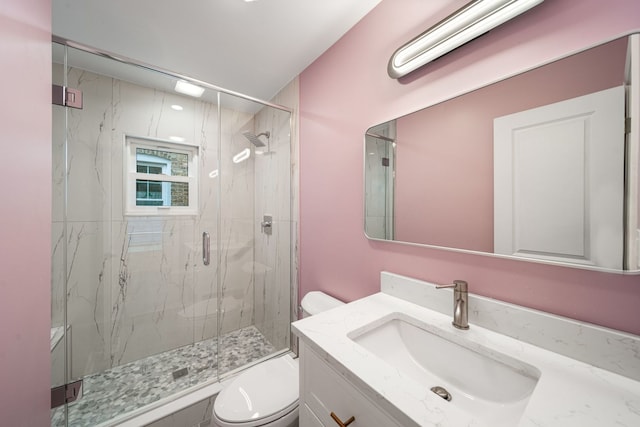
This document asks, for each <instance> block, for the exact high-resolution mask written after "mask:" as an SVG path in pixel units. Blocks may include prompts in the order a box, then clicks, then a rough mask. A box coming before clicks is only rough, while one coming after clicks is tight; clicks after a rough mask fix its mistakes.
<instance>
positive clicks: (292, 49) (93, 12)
mask: <svg viewBox="0 0 640 427" xmlns="http://www.w3.org/2000/svg"><path fill="white" fill-rule="evenodd" d="M379 2H380V0H257V1H253V2H246V1H245V0H53V34H54V35H56V36H59V37H63V38H66V39H69V40H73V41H76V42H79V43H82V44H85V45H88V46H91V47H95V48H98V49H101V50H106V51H108V52H112V53H116V54H119V55H122V56H126V57H129V58H132V59H135V60H137V61H141V62H144V63H148V64H152V65H155V66H157V67H160V68H164V69H166V70H169V71H173V72H175V73H178V74H183V75H186V76H189V77H193V78H196V79H199V80H203V81H206V82H208V83H211V84H214V85H217V86H220V87H223V88H225V89H229V90H233V91H237V92H240V93H243V94H245V95H249V96H252V97H255V98H259V99H265V100H268V99H270V98H271V97H273V95H275V94H276V93H277V92H278V91H279V90H280V89H282V88H283V87H284V86H285V85H286V84H288V83H289V82H290V81H291V80H292V79H293V78H294V77H295V76H297V75H298V74H300V73H301V72H302V71H303V70H304V69H305V68H306V67H307V66H308V65H309V64H311V63H312V62H313V61H314V60H315V59H316V58H318V57H319V56H320V55H321V54H322V53H323V52H324V51H325V50H326V49H327V48H329V47H330V46H331V45H332V44H334V43H335V42H336V41H337V40H338V39H339V38H340V37H341V36H342V35H344V34H345V33H346V32H347V31H348V30H349V29H350V28H351V27H352V26H354V25H355V24H356V23H357V22H358V21H359V20H360V19H361V18H362V17H363V16H364V15H366V14H367V13H368V12H369V11H370V10H371V9H373V8H374V7H375V6H376V5H377V4H378V3H379Z"/></svg>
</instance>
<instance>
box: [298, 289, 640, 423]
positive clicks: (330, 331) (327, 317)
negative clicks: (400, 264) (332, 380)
mask: <svg viewBox="0 0 640 427" xmlns="http://www.w3.org/2000/svg"><path fill="white" fill-rule="evenodd" d="M395 313H402V314H403V315H405V316H409V317H411V318H412V319H415V321H416V322H418V323H422V324H424V325H430V327H434V328H439V329H441V330H445V331H446V332H447V334H448V335H450V336H451V335H453V336H455V337H456V338H459V339H462V340H467V341H468V342H469V343H471V344H470V345H471V346H473V345H479V346H483V347H485V348H490V349H493V350H495V351H497V352H500V353H503V354H506V355H508V356H511V357H513V358H516V359H518V360H520V361H522V362H525V363H527V364H530V365H532V366H534V367H535V368H537V369H538V370H539V371H540V373H541V375H540V378H539V380H538V383H537V385H536V387H535V389H534V391H533V393H532V394H531V396H530V398H529V401H528V404H527V406H526V408H525V410H524V413H523V415H522V416H521V418H520V419H519V422H518V424H517V426H521V427H534V426H535V427H547V426H562V427H566V426H576V427H587V426H594V427H596V426H597V427H604V426H628V427H632V426H640V382H638V381H636V380H634V379H631V378H627V377H625V376H622V375H619V374H616V373H613V372H610V371H607V370H604V369H600V368H597V367H595V366H593V365H590V364H587V363H584V362H581V361H578V360H575V359H573V358H569V357H566V356H563V355H561V354H559V353H555V352H552V351H549V350H545V349H544V348H541V347H538V346H535V345H532V344H529V343H526V342H523V341H520V340H517V339H514V338H511V337H509V336H507V335H503V334H500V333H498V332H494V331H492V330H489V329H485V328H483V327H480V326H477V325H474V324H473V323H471V322H470V324H471V328H470V329H469V330H467V331H461V330H457V329H455V328H453V326H452V325H451V320H452V319H451V316H450V315H445V314H442V313H440V312H437V311H435V310H432V309H429V308H426V307H423V306H420V305H418V304H414V303H412V302H409V301H405V300H403V299H401V298H397V297H395V296H391V295H388V294H386V293H382V292H381V293H377V294H375V295H372V296H369V297H366V298H363V299H360V300H357V301H354V302H352V303H350V304H347V305H344V306H342V307H338V308H335V309H333V310H330V311H327V312H324V313H320V314H318V315H316V316H312V317H309V318H306V319H302V320H299V321H296V322H294V323H293V331H294V333H295V334H296V335H297V336H299V337H300V339H301V340H302V342H303V343H304V344H305V345H307V346H309V347H310V348H311V349H312V350H313V351H315V352H316V353H317V354H319V355H320V356H321V357H322V358H324V359H325V360H326V361H327V362H328V363H329V364H330V365H331V366H332V367H333V368H335V369H336V370H337V371H339V372H340V373H341V374H343V375H344V376H345V377H346V378H347V379H349V380H350V381H351V382H352V383H354V384H355V385H356V386H357V387H359V388H360V389H361V390H362V392H363V393H364V394H365V395H366V396H367V397H368V398H369V399H370V400H372V401H373V402H374V403H375V404H376V405H378V406H379V407H381V408H382V409H383V410H385V411H386V412H387V413H389V414H390V415H391V416H392V417H394V418H396V419H397V420H398V422H399V423H400V424H401V425H403V426H443V427H446V426H452V427H453V426H455V427H462V426H468V427H471V426H473V427H481V426H484V425H486V426H487V427H489V426H488V425H487V424H486V423H484V424H483V422H482V421H479V420H478V419H474V418H473V417H472V416H471V415H470V414H468V413H466V412H463V411H462V410H460V409H459V408H457V407H456V406H455V405H452V404H451V403H450V402H446V401H444V400H443V399H441V398H440V397H438V396H437V395H435V394H434V393H432V392H431V391H429V390H428V388H426V387H425V386H424V385H423V384H420V383H418V381H416V380H414V379H413V378H410V377H408V376H407V375H404V374H403V372H401V371H399V370H398V369H396V367H393V366H391V365H390V364H388V363H387V362H385V361H383V360H382V359H379V358H378V357H377V356H375V355H374V354H372V353H370V352H368V351H367V350H366V349H364V348H363V347H361V346H360V345H359V344H357V343H356V342H355V341H353V340H351V339H350V338H349V337H348V334H350V333H352V332H353V331H355V330H357V329H359V328H362V327H365V326H366V325H370V324H372V323H375V322H378V323H381V322H382V319H384V318H388V317H390V316H393V315H394V314H395ZM491 427H493V426H491Z"/></svg>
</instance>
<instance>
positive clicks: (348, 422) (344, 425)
mask: <svg viewBox="0 0 640 427" xmlns="http://www.w3.org/2000/svg"><path fill="white" fill-rule="evenodd" d="M331 418H333V421H335V422H336V423H338V425H339V426H340V427H347V426H348V425H349V424H351V423H352V422H354V421H355V420H356V417H351V418H349V419H348V420H347V422H346V423H343V422H342V420H341V419H340V417H338V416H337V415H336V414H335V413H333V412H332V413H331Z"/></svg>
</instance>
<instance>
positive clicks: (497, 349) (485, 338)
mask: <svg viewBox="0 0 640 427" xmlns="http://www.w3.org/2000/svg"><path fill="white" fill-rule="evenodd" d="M435 286H436V285H435V284H431V283H428V282H424V281H419V280H415V279H411V278H407V277H402V276H398V275H395V274H391V273H382V278H381V292H380V293H377V294H375V295H371V296H369V297H366V298H363V299H361V300H358V301H354V302H352V303H350V304H347V305H345V306H342V307H338V308H335V309H333V310H330V311H328V312H325V313H321V314H319V315H317V316H313V317H310V318H307V319H303V320H300V321H297V322H294V323H293V330H294V332H295V333H296V335H298V337H299V338H300V376H301V381H300V384H301V389H300V426H301V427H309V426H312V427H319V426H327V427H328V426H339V425H341V424H340V423H342V425H351V426H403V427H405V426H452V427H453V426H455V427H460V426H474V427H479V426H486V427H513V426H527V427H528V426H531V427H533V426H536V427H540V426H544V427H547V426H562V427H566V426H576V427H578V426H579V427H585V426H594V427H595V426H598V427H601V426H613V425H616V426H637V425H640V359H639V357H640V337H637V336H634V335H631V334H625V333H621V332H618V331H613V330H610V329H606V328H601V327H598V326H595V325H590V324H585V323H581V322H576V321H573V320H570V319H566V318H562V317H558V316H554V315H550V314H547V313H543V312H539V311H535V310H530V309H526V308H523V307H519V306H515V305H511V304H506V303H502V302H499V301H495V300H491V299H489V298H484V297H479V296H475V295H473V283H470V284H469V291H470V292H471V294H470V295H469V324H470V329H469V330H466V331H465V330H459V329H456V328H454V327H453V326H452V324H451V322H452V314H453V313H452V299H453V297H452V291H451V290H436V289H435ZM352 417H353V421H351V423H350V422H349V421H350V419H351V418H352Z"/></svg>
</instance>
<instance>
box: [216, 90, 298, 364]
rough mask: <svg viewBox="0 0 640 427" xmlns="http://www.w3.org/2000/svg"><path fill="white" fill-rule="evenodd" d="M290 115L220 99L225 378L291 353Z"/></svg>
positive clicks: (222, 361)
mask: <svg viewBox="0 0 640 427" xmlns="http://www.w3.org/2000/svg"><path fill="white" fill-rule="evenodd" d="M290 116H291V113H290V112H289V111H285V110H282V109H279V108H276V107H275V106H271V105H265V104H262V103H258V102H253V101H250V100H245V99H241V98H239V97H236V96H233V95H229V94H221V96H220V128H221V137H220V138H221V154H220V176H219V180H220V188H221V190H220V191H221V194H220V213H219V215H220V230H221V231H220V241H219V242H218V245H217V246H218V250H219V252H220V257H221V260H220V282H219V283H220V286H219V300H220V303H221V308H220V317H219V325H218V327H219V334H218V335H219V337H220V346H219V347H220V348H219V354H220V357H219V358H220V362H219V373H220V374H221V375H224V374H226V373H230V372H233V371H234V370H236V369H238V368H240V367H244V366H246V365H247V364H251V363H256V362H258V361H260V360H262V359H264V358H267V357H270V356H273V355H274V354H276V353H280V352H285V351H288V350H289V348H290V324H291V310H290V307H291V292H292V288H291V241H292V239H291V235H292V234H291V230H292V228H293V223H292V219H291V154H290V153H291V123H290Z"/></svg>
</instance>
